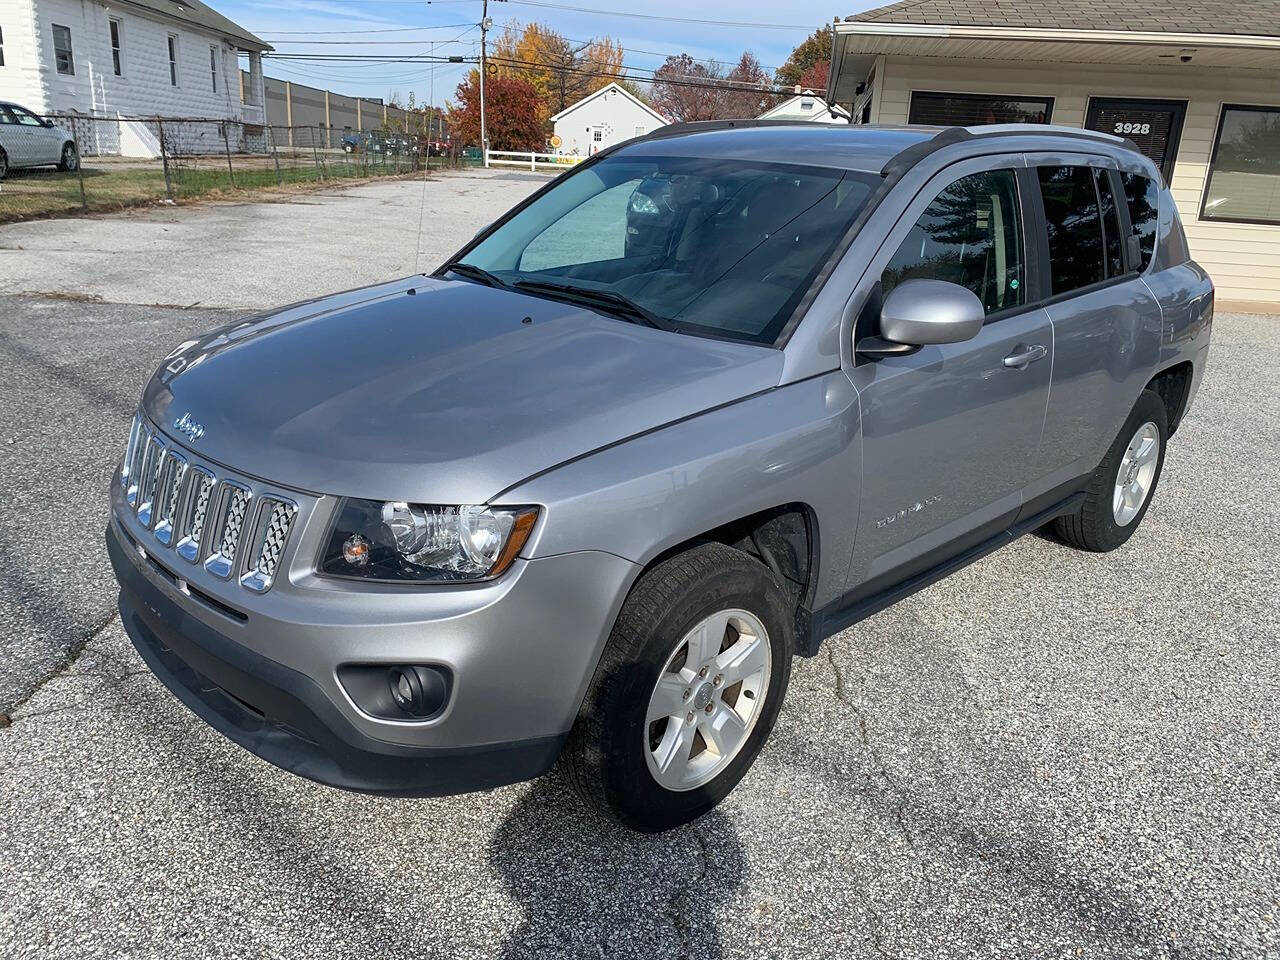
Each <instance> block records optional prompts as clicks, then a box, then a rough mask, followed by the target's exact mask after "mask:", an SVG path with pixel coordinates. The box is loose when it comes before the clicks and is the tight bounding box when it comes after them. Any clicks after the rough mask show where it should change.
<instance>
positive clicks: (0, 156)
mask: <svg viewBox="0 0 1280 960" xmlns="http://www.w3.org/2000/svg"><path fill="white" fill-rule="evenodd" d="M8 175H9V155H8V154H7V153H5V152H4V148H3V147H0V180H3V179H4V178H5V177H7V176H8Z"/></svg>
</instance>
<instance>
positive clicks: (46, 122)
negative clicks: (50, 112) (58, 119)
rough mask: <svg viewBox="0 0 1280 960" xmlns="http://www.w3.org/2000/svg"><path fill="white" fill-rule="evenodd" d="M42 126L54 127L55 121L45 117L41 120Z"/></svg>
mask: <svg viewBox="0 0 1280 960" xmlns="http://www.w3.org/2000/svg"><path fill="white" fill-rule="evenodd" d="M40 126H42V127H49V128H52V127H53V121H52V120H49V119H48V118H45V119H43V120H41V121H40Z"/></svg>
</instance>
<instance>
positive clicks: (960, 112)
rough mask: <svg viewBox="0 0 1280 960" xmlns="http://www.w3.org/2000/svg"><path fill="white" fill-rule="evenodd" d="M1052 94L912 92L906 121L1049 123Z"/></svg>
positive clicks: (945, 124) (955, 124) (964, 124)
mask: <svg viewBox="0 0 1280 960" xmlns="http://www.w3.org/2000/svg"><path fill="white" fill-rule="evenodd" d="M1052 115H1053V97H1016V96H1014V97H999V96H985V95H981V94H973V93H921V92H919V91H917V92H915V93H913V94H911V112H910V113H909V114H908V115H907V123H926V124H930V125H933V126H940V127H973V126H978V125H980V124H984V123H1048V122H1049V118H1050V117H1051V116H1052Z"/></svg>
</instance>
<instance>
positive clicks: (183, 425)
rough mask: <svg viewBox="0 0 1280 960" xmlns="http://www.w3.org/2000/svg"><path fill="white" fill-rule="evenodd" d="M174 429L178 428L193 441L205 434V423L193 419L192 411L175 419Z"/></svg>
mask: <svg viewBox="0 0 1280 960" xmlns="http://www.w3.org/2000/svg"><path fill="white" fill-rule="evenodd" d="M173 429H175V430H177V431H178V432H179V433H180V434H182V435H183V436H184V437H186V438H187V439H188V440H190V441H191V442H192V443H195V442H196V441H197V440H199V439H200V438H201V437H203V436H204V424H202V423H196V421H194V420H192V419H191V413H190V411H188V412H187V413H184V414H183V415H182V416H180V417H179V418H178V419H177V420H175V421H173Z"/></svg>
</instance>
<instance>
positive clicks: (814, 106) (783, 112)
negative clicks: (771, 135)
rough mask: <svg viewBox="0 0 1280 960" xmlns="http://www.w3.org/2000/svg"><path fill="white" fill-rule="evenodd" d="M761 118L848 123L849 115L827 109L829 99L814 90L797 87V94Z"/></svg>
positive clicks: (763, 114)
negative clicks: (823, 97)
mask: <svg viewBox="0 0 1280 960" xmlns="http://www.w3.org/2000/svg"><path fill="white" fill-rule="evenodd" d="M757 119H759V120H809V121H812V122H813V123H848V122H849V117H848V116H847V115H846V114H845V113H843V112H841V111H837V112H835V113H833V112H832V111H830V110H828V109H827V101H826V100H824V99H822V97H819V96H817V95H816V94H814V92H813V91H812V90H801V89H800V88H799V87H797V88H796V95H795V96H794V97H790V98H788V99H786V100H783V101H782V102H781V103H780V104H778V105H777V106H776V107H773V108H772V109H769V110H766V111H765V112H764V113H762V114H760V116H759V117H757Z"/></svg>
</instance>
